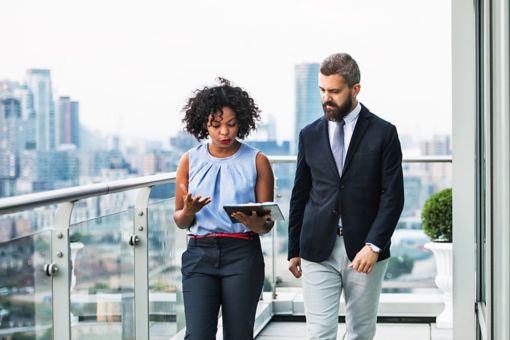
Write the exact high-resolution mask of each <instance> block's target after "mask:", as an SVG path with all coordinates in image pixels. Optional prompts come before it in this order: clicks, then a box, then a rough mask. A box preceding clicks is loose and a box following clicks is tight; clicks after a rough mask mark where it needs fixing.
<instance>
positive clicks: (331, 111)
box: [322, 96, 352, 122]
mask: <svg viewBox="0 0 510 340" xmlns="http://www.w3.org/2000/svg"><path fill="white" fill-rule="evenodd" d="M326 105H329V106H332V107H333V108H326ZM351 107H352V97H351V96H348V97H347V99H346V100H345V102H343V104H342V105H340V106H338V105H337V104H336V103H335V102H332V101H329V102H325V103H322V109H323V110H324V115H325V116H326V118H327V119H328V120H330V121H333V122H339V121H341V120H342V119H344V117H345V116H347V115H348V114H349V112H351Z"/></svg>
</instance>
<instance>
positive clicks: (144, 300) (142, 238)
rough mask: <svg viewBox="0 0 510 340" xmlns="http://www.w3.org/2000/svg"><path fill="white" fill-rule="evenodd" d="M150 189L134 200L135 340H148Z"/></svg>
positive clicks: (140, 193)
mask: <svg viewBox="0 0 510 340" xmlns="http://www.w3.org/2000/svg"><path fill="white" fill-rule="evenodd" d="M151 189H152V187H145V188H142V189H140V192H139V193H138V197H137V198H136V205H135V211H134V213H135V217H134V230H133V236H132V237H131V240H130V244H131V245H132V246H134V255H135V264H134V267H135V270H134V272H135V278H134V279H135V280H134V282H135V338H136V339H149V268H148V266H149V242H148V240H149V232H148V230H147V229H148V225H149V216H148V206H149V195H150V193H151Z"/></svg>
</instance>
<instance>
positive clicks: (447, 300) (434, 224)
mask: <svg viewBox="0 0 510 340" xmlns="http://www.w3.org/2000/svg"><path fill="white" fill-rule="evenodd" d="M421 219H422V227H423V231H424V232H425V234H426V235H427V236H428V237H429V238H430V240H431V242H429V243H427V244H425V248H427V249H429V250H431V251H432V253H433V254H434V258H435V259H436V268H437V275H436V278H435V282H436V285H437V286H438V287H439V289H441V291H442V292H443V299H444V309H443V311H442V312H441V314H439V315H438V316H437V318H436V326H437V327H438V328H451V327H452V320H453V306H452V288H453V283H452V281H453V280H452V189H451V188H446V189H443V190H441V191H439V192H436V193H435V194H433V195H432V196H430V197H429V199H428V200H427V201H426V202H425V205H424V206H423V209H422V211H421Z"/></svg>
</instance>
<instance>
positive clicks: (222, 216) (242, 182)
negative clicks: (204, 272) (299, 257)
mask: <svg viewBox="0 0 510 340" xmlns="http://www.w3.org/2000/svg"><path fill="white" fill-rule="evenodd" d="M258 152H259V150H257V149H255V148H253V147H251V146H249V145H247V144H244V143H241V146H240V147H239V150H237V152H236V153H235V154H233V155H232V156H230V157H225V158H218V157H213V156H211V154H210V153H209V150H208V147H207V144H201V145H199V146H197V147H195V148H193V149H191V150H189V151H188V155H189V177H188V192H191V193H192V195H193V196H196V195H200V196H202V197H205V196H211V203H209V204H208V205H206V206H204V207H203V208H202V209H201V210H200V211H199V212H198V213H197V214H196V218H195V223H194V224H193V225H192V226H191V227H190V228H189V229H188V234H193V235H200V236H204V235H207V234H210V233H239V232H249V231H250V229H248V228H246V227H245V226H244V225H243V224H241V223H233V222H232V221H231V220H230V217H229V216H228V214H227V213H226V212H225V210H224V209H223V205H225V204H232V203H250V202H255V183H256V181H257V167H256V157H257V153H258Z"/></svg>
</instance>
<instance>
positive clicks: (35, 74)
mask: <svg viewBox="0 0 510 340" xmlns="http://www.w3.org/2000/svg"><path fill="white" fill-rule="evenodd" d="M26 82H27V85H28V88H29V89H30V91H31V92H32V94H33V109H34V112H35V134H36V141H35V142H36V148H37V150H40V151H49V150H55V146H56V136H55V129H56V125H55V107H54V103H53V94H52V89H51V75H50V70H46V69H30V70H28V72H27V79H26Z"/></svg>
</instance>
